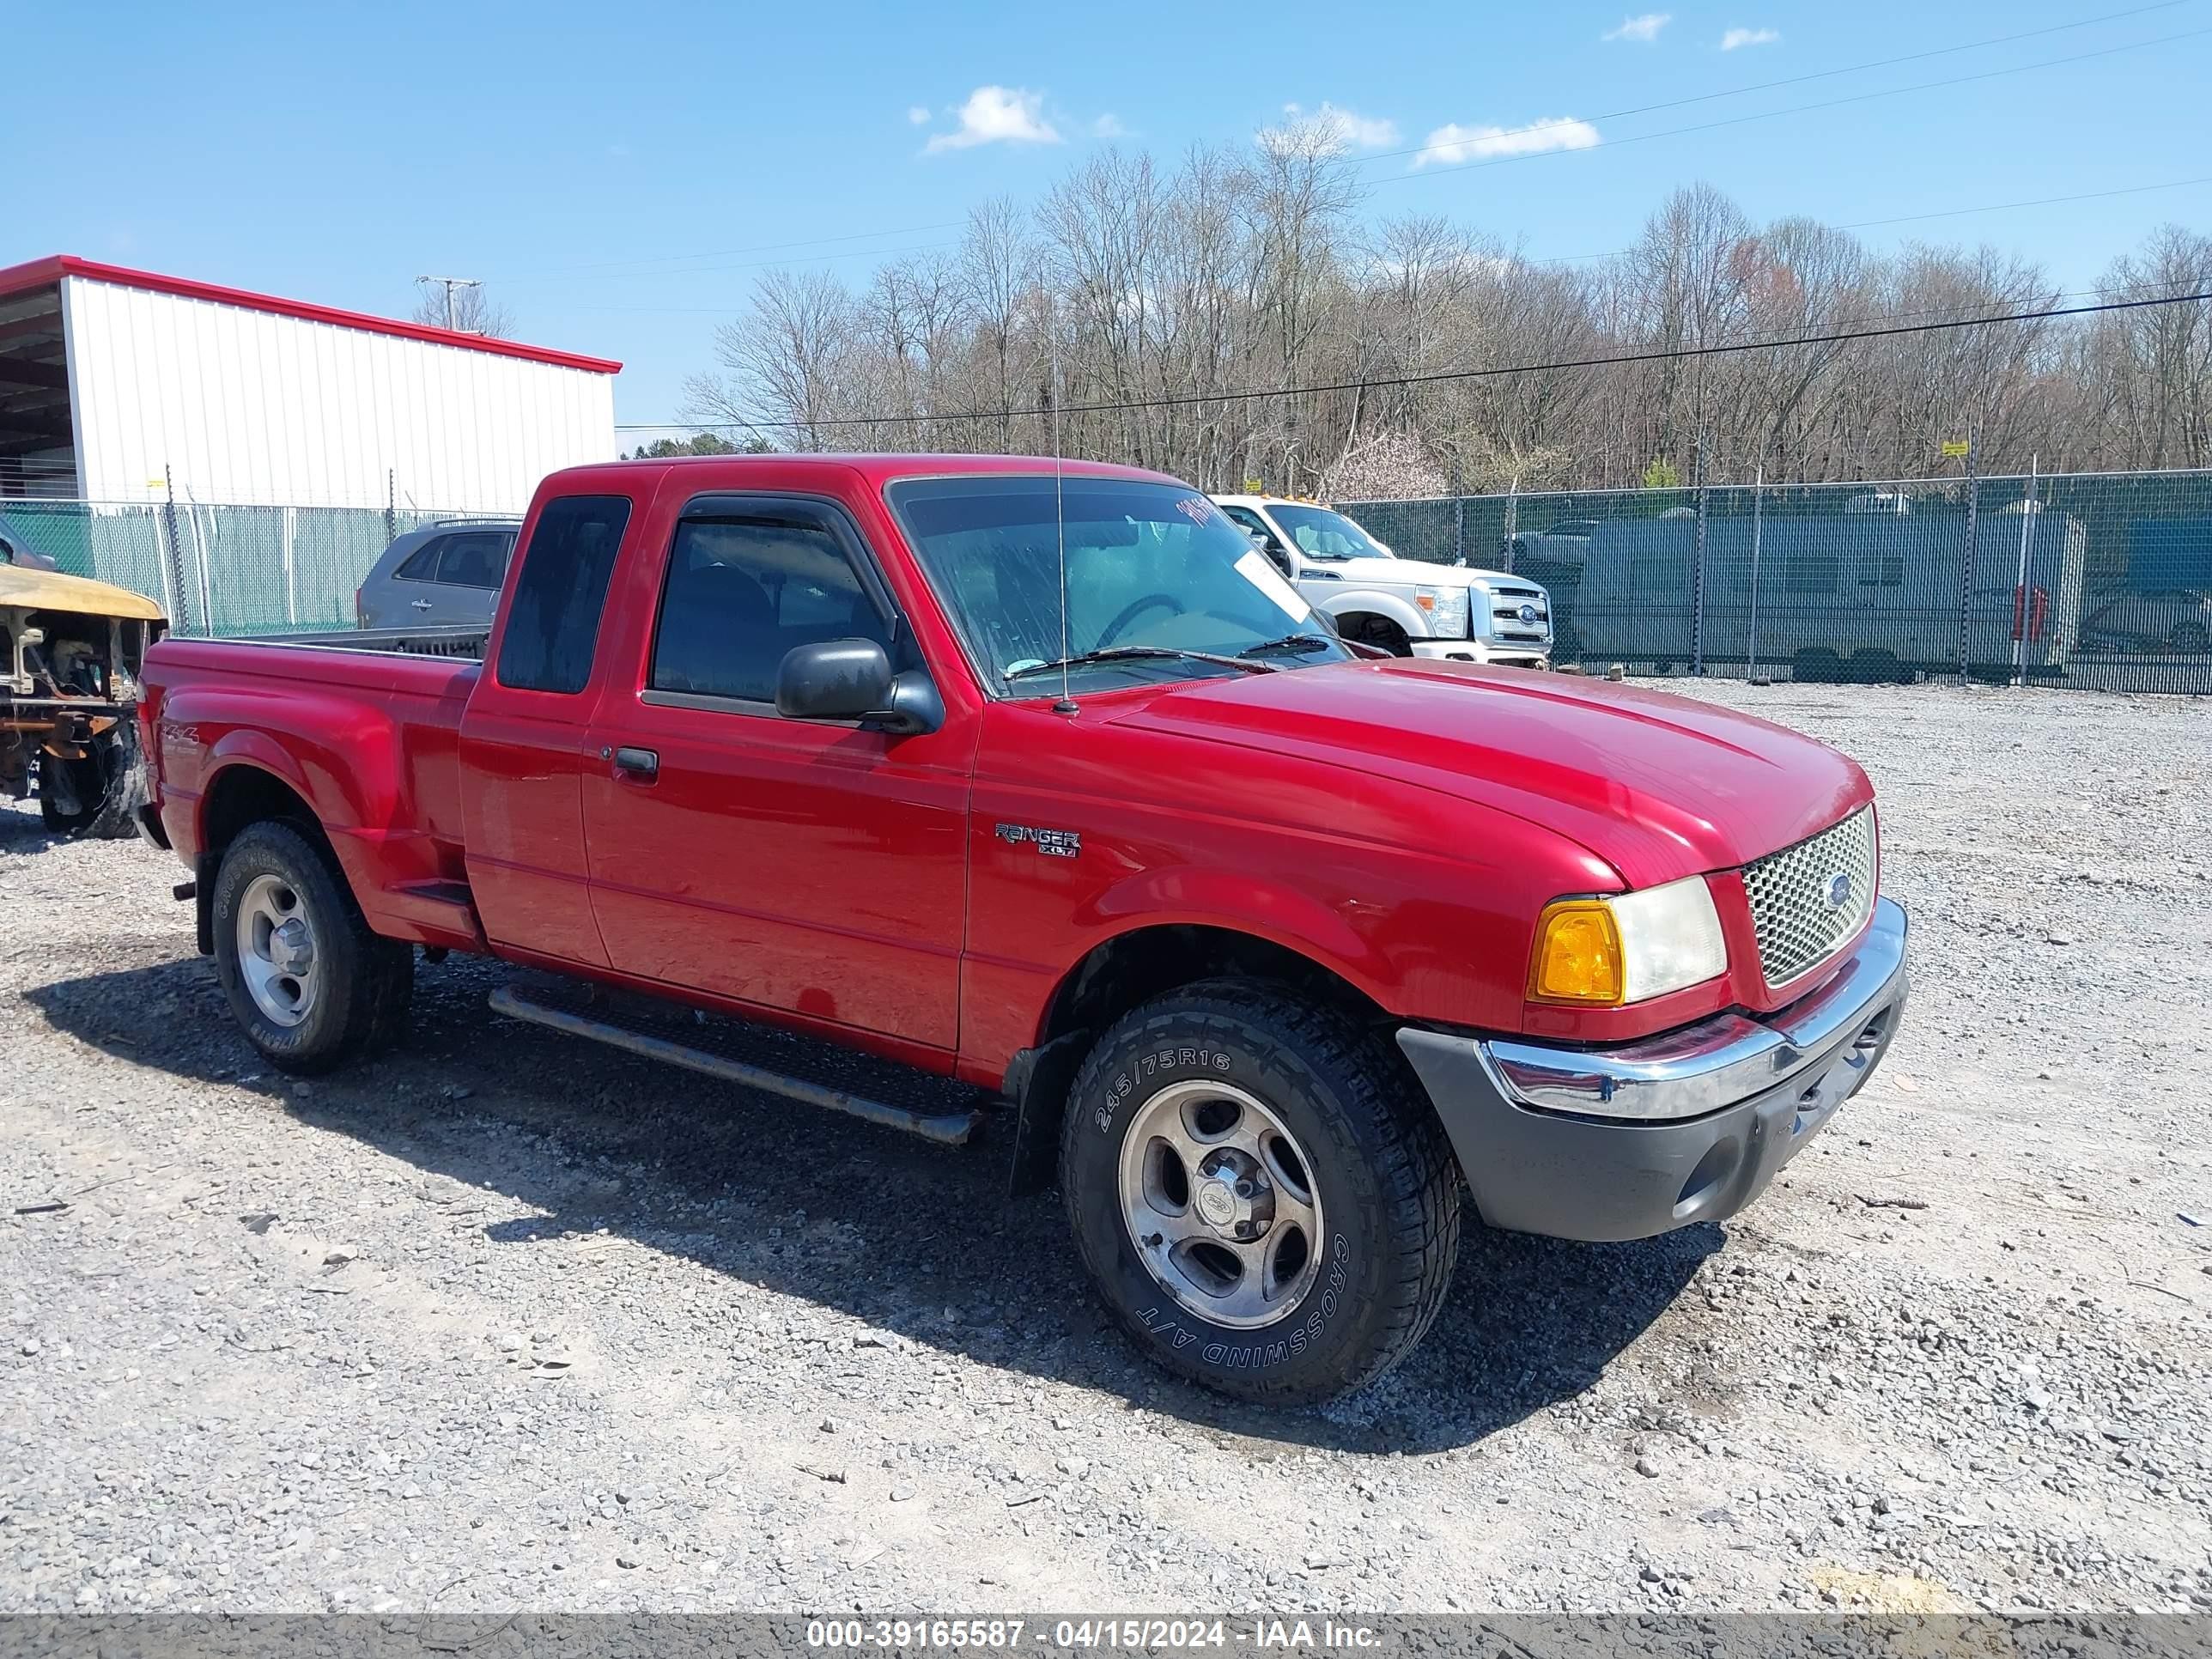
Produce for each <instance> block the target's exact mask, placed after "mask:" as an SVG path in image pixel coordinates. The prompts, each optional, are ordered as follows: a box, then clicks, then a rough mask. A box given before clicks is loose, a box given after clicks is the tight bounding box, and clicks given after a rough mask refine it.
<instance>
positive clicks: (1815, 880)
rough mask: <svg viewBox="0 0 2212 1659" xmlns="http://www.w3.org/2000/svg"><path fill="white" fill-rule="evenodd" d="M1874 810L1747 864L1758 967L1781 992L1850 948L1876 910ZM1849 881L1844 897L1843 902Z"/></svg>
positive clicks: (1747, 890) (1745, 878)
mask: <svg viewBox="0 0 2212 1659" xmlns="http://www.w3.org/2000/svg"><path fill="white" fill-rule="evenodd" d="M1838 878H1842V881H1841V884H1840V888H1841V895H1840V896H1841V898H1842V902H1840V903H1838V902H1837V899H1838V886H1839V883H1838ZM1874 889H1875V823H1874V808H1872V807H1871V806H1863V807H1861V808H1860V809H1859V810H1858V811H1856V812H1854V813H1852V814H1851V816H1850V817H1847V818H1845V819H1844V821H1843V822H1842V823H1838V824H1837V825H1835V826H1834V827H1833V828H1832V829H1823V830H1822V831H1821V832H1820V834H1819V835H1817V836H1814V837H1812V839H1810V840H1809V841H1801V842H1798V843H1797V844H1796V846H1795V847H1786V848H1784V849H1783V850H1782V851H1780V852H1779V853H1776V854H1771V855H1770V856H1768V857H1766V858H1763V859H1760V860H1758V861H1757V862H1756V863H1753V864H1747V865H1746V866H1744V867H1743V890H1744V895H1745V896H1746V897H1747V898H1748V899H1750V901H1751V921H1752V927H1753V930H1754V932H1756V933H1757V934H1758V937H1759V968H1760V969H1761V971H1763V972H1764V973H1765V975H1766V983H1767V985H1768V986H1769V987H1771V988H1774V989H1780V988H1781V987H1783V986H1784V985H1787V984H1789V983H1790V981H1792V980H1795V979H1799V978H1802V976H1803V975H1805V974H1807V973H1808V972H1810V971H1811V970H1812V969H1814V968H1817V967H1819V966H1820V963H1824V962H1826V960H1827V959H1828V958H1829V957H1832V956H1833V955H1835V953H1836V952H1837V951H1838V950H1839V949H1841V948H1842V947H1843V945H1844V944H1845V943H1846V942H1848V941H1849V940H1850V939H1851V937H1852V936H1853V935H1854V934H1856V933H1857V932H1858V930H1859V928H1860V927H1861V925H1862V924H1863V923H1864V922H1865V921H1866V919H1867V917H1868V916H1869V915H1871V914H1872V913H1873V910H1874V898H1875V892H1874Z"/></svg>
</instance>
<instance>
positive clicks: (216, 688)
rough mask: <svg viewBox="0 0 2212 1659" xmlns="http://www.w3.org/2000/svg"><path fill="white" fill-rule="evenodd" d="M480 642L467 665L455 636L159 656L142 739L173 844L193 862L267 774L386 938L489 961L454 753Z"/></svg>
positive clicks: (190, 650) (167, 647)
mask: <svg viewBox="0 0 2212 1659" xmlns="http://www.w3.org/2000/svg"><path fill="white" fill-rule="evenodd" d="M483 637H484V636H483V630H481V629H477V630H475V631H474V633H473V635H472V639H473V647H472V648H470V649H467V650H466V651H465V653H464V649H463V647H465V645H467V644H468V641H465V640H464V638H463V636H462V635H459V634H458V633H449V634H447V635H430V634H423V633H411V634H410V633H404V632H402V631H398V630H392V631H388V632H386V631H380V632H378V633H375V634H372V633H369V632H368V630H363V631H362V632H361V633H347V634H336V635H310V636H300V635H293V636H288V637H284V638H279V639H265V640H174V639H172V640H164V641H161V643H160V644H159V645H156V646H155V647H153V648H152V649H150V650H149V652H148V653H146V663H145V673H144V676H143V680H144V685H145V701H144V702H143V705H142V708H141V721H142V732H143V736H144V737H145V738H146V739H147V749H148V754H149V761H150V763H151V769H152V774H153V775H152V779H151V782H152V785H153V789H154V799H155V805H156V806H157V807H158V808H159V810H160V812H161V827H162V829H163V830H164V832H165V833H166V834H167V836H168V837H169V840H170V842H171V844H172V845H173V846H174V847H175V848H177V850H178V851H179V853H180V854H183V855H184V856H185V857H186V858H187V859H191V858H194V857H196V855H197V852H198V850H199V848H201V847H202V846H204V845H205V844H206V842H207V841H208V840H209V836H208V835H207V833H206V830H207V822H208V818H209V817H210V814H213V813H218V812H220V811H223V810H225V807H224V803H223V799H222V794H223V791H224V790H225V789H227V788H231V787H240V786H241V784H242V782H244V781H247V780H251V784H250V786H249V787H265V785H264V784H263V783H262V782H261V780H264V779H266V778H268V777H272V776H273V777H274V778H276V779H277V780H279V781H281V782H282V783H283V786H285V787H288V788H289V790H290V791H291V792H292V793H294V794H295V795H297V796H298V797H299V799H301V801H302V802H304V803H305V804H306V805H307V808H308V809H309V811H311V812H312V814H313V817H314V819H315V820H316V821H317V822H319V823H320V824H321V826H322V828H323V829H324V831H325V834H326V835H327V836H328V838H329V840H330V842H331V848H333V850H334V851H335V852H336V853H337V857H338V861H339V863H340V864H341V865H342V866H344V869H345V872H346V874H347V877H348V878H349V880H350V882H351V884H352V886H353V890H354V892H355V894H356V896H357V897H358V898H359V900H360V902H361V906H362V911H363V912H364V914H366V915H368V918H369V920H370V923H371V925H372V926H373V927H375V928H376V929H377V931H378V932H380V933H386V934H388V935H389V936H391V937H393V938H398V939H416V940H418V941H420V942H422V943H425V944H446V945H459V946H461V947H463V948H471V949H475V948H481V945H482V936H481V933H479V932H478V930H477V923H476V918H475V911H474V908H473V907H472V906H471V904H470V903H469V899H468V887H467V880H468V878H467V871H466V868H465V864H464V862H463V858H462V850H461V848H462V829H461V793H460V763H459V743H460V726H461V716H462V714H463V711H464V710H465V708H466V707H467V705H468V698H469V692H470V690H471V688H472V687H473V686H474V685H475V684H476V682H477V675H478V674H479V672H480V671H481V665H480V664H479V663H478V662H477V660H476V658H477V655H478V654H480V653H481V652H482V649H483ZM337 641H343V644H342V645H341V644H339V643H337ZM433 643H435V644H436V645H438V646H440V647H443V649H444V650H445V651H446V653H447V654H430V653H428V651H426V650H425V649H423V648H422V647H424V646H426V645H430V644H433Z"/></svg>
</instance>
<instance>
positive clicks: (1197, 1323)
mask: <svg viewBox="0 0 2212 1659" xmlns="http://www.w3.org/2000/svg"><path fill="white" fill-rule="evenodd" d="M1060 1182H1061V1186H1062V1188H1063V1189H1064V1191H1065V1193H1066V1200H1067V1206H1068V1215H1069V1219H1070V1221H1071V1222H1072V1224H1073V1227H1074V1230H1075V1237H1076V1243H1077V1245H1078V1247H1079V1249H1080V1250H1081V1252H1082V1255H1083V1258H1084V1262H1085V1266H1086V1267H1089V1269H1090V1270H1091V1276H1092V1277H1093V1279H1095V1280H1096V1281H1097V1285H1098V1287H1099V1290H1100V1291H1101V1292H1102V1293H1103V1295H1104V1297H1105V1298H1106V1301H1107V1303H1108V1304H1109V1306H1111V1307H1112V1309H1113V1310H1114V1311H1115V1314H1116V1315H1117V1316H1119V1317H1120V1319H1121V1322H1122V1323H1123V1324H1124V1325H1125V1326H1127V1328H1128V1329H1129V1331H1130V1333H1131V1334H1133V1336H1134V1337H1135V1338H1136V1340H1137V1341H1138V1343H1139V1346H1142V1347H1143V1348H1144V1349H1145V1350H1146V1352H1148V1353H1149V1354H1150V1355H1151V1357H1152V1358H1153V1359H1155V1360H1156V1361H1158V1363H1159V1364H1161V1365H1163V1366H1164V1367H1165V1368H1167V1369H1168V1370H1171V1371H1174V1372H1176V1373H1177V1374H1178V1375H1181V1376H1186V1377H1188V1378H1190V1379H1191V1380H1193V1381H1194V1382H1198V1383H1204V1384H1206V1386H1208V1387H1210V1388H1213V1389H1219V1390H1220V1391H1221V1392H1223V1393H1225V1394H1230V1395H1237V1397H1239V1398H1241V1399H1245V1400H1251V1401H1264V1402H1270V1403H1274V1404H1281V1405H1301V1404H1308V1403H1312V1402H1316V1401H1323V1400H1328V1399H1330V1398H1333V1397H1334V1396H1335V1395H1340V1394H1343V1393H1346V1391H1348V1390H1350V1389H1356V1388H1358V1387H1359V1386H1360V1385H1361V1384H1362V1383H1366V1382H1369V1381H1370V1380H1372V1379H1373V1378H1374V1377H1376V1376H1380V1375H1381V1374H1382V1373H1383V1371H1385V1370H1389V1367H1390V1366H1392V1365H1393V1364H1396V1363H1397V1361H1398V1360H1400V1359H1401V1358H1403V1357H1404V1356H1405V1355H1406V1353H1407V1352H1409V1351H1410V1350H1411V1349H1412V1348H1413V1345H1414V1344H1415V1343H1416V1342H1417V1341H1419V1339H1420V1337H1421V1334H1422V1333H1423V1332H1425V1330H1426V1329H1427V1328H1428V1327H1429V1324H1430V1322H1431V1321H1432V1320H1433V1319H1434V1318H1435V1317H1436V1315H1437V1309H1438V1308H1440V1307H1441V1306H1442V1305H1443V1297H1444V1292H1445V1290H1446V1287H1447V1285H1449V1278H1450V1272H1451V1264H1452V1259H1453V1256H1454V1255H1455V1251H1456V1249H1457V1248H1458V1241H1459V1181H1458V1171H1457V1170H1456V1169H1455V1166H1454V1164H1453V1163H1452V1160H1451V1157H1450V1154H1449V1150H1448V1149H1447V1147H1446V1145H1445V1142H1444V1139H1443V1133H1442V1130H1441V1128H1440V1127H1439V1126H1438V1125H1437V1121H1436V1119H1435V1116H1434V1115H1433V1114H1432V1113H1431V1111H1430V1110H1429V1109H1428V1106H1427V1103H1425V1101H1423V1100H1422V1099H1421V1098H1420V1097H1419V1085H1418V1084H1417V1083H1415V1082H1414V1080H1413V1079H1412V1078H1411V1077H1410V1075H1408V1074H1407V1073H1406V1071H1405V1068H1404V1065H1403V1062H1402V1061H1401V1060H1400V1059H1399V1057H1398V1055H1397V1054H1396V1052H1395V1050H1394V1049H1391V1048H1389V1047H1388V1046H1387V1045H1386V1044H1384V1043H1383V1042H1380V1041H1378V1040H1376V1038H1375V1037H1374V1036H1372V1035H1371V1034H1370V1033H1368V1032H1366V1031H1364V1030H1362V1029H1361V1028H1360V1027H1359V1026H1358V1025H1357V1024H1354V1023H1353V1022H1352V1021H1351V1020H1350V1019H1347V1018H1345V1017H1344V1016H1342V1015H1340V1014H1339V1013H1337V1012H1334V1011H1333V1010H1331V1009H1328V1008H1325V1007H1322V1006H1318V1005H1316V1004H1313V1003H1310V1002H1307V1001H1304V1000H1301V999H1298V998H1297V997H1295V996H1293V995H1291V994H1288V993H1287V992H1281V991H1276V990H1273V989H1272V988H1267V987H1255V986H1252V985H1249V984H1245V983H1241V982H1236V981H1217V982H1212V983H1208V984H1202V985H1198V986H1194V987H1189V988H1188V989H1186V990H1183V991H1180V992H1177V993H1176V994H1173V995H1170V996H1168V997H1165V998H1163V999H1161V1000H1158V1001H1157V1002H1154V1003H1152V1004H1149V1005H1147V1006H1145V1007H1142V1008H1139V1009H1138V1010H1137V1011H1136V1012H1134V1013H1132V1014H1130V1015H1129V1016H1127V1018H1124V1019H1123V1020H1121V1023H1120V1024H1117V1025H1115V1027H1114V1028H1113V1030H1110V1031H1109V1032H1108V1033H1107V1034H1106V1036H1105V1037H1104V1038H1103V1040H1102V1041H1101V1042H1100V1043H1099V1045H1098V1047H1097V1048H1096V1049H1095V1050H1093V1051H1092V1053H1091V1057H1090V1058H1089V1059H1088V1060H1086V1061H1085V1063H1084V1066H1083V1069H1082V1071H1081V1073H1080V1074H1079V1076H1078V1077H1077V1079H1076V1082H1075V1086H1074V1088H1073V1091H1072V1092H1071V1094H1070V1097H1069V1102H1068V1111H1067V1117H1066V1122H1065V1125H1064V1127H1063V1129H1062V1134H1061V1144H1060Z"/></svg>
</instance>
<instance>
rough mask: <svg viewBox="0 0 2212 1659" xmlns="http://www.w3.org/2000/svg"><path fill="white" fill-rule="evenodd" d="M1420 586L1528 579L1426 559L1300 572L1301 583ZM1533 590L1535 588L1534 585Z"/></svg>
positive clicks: (1320, 562) (1314, 564)
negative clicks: (1398, 583)
mask: <svg viewBox="0 0 2212 1659" xmlns="http://www.w3.org/2000/svg"><path fill="white" fill-rule="evenodd" d="M1331 579H1335V580H1341V581H1347V582H1400V583H1418V584H1419V585H1420V586H1423V587H1473V586H1475V585H1476V584H1477V583H1479V582H1493V583H1494V582H1527V581H1528V578H1527V577H1525V576H1512V575H1508V574H1506V573H1505V572H1504V571H1503V570H1471V569H1468V568H1464V567H1462V566H1460V565H1455V564H1431V563H1429V562H1428V561H1427V560H1425V559H1315V558H1309V559H1307V560H1306V562H1305V563H1304V566H1303V567H1302V568H1301V569H1300V571H1299V575H1298V580H1301V581H1316V580H1318V581H1328V580H1331ZM1531 585H1532V586H1533V584H1531Z"/></svg>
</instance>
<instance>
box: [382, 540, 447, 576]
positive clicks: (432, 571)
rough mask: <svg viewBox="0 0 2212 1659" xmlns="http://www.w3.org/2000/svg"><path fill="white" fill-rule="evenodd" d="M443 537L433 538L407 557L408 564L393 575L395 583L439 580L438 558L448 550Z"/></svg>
mask: <svg viewBox="0 0 2212 1659" xmlns="http://www.w3.org/2000/svg"><path fill="white" fill-rule="evenodd" d="M446 540H447V538H445V537H443V536H433V537H431V538H430V539H429V540H428V541H427V542H425V543H423V544H422V546H420V547H418V548H416V550H414V551H413V552H412V553H410V554H409V555H408V556H407V562H406V563H404V564H403V565H401V566H400V567H399V568H398V569H397V570H395V571H393V572H392V580H394V581H402V582H434V581H435V580H438V556H439V555H440V554H441V553H442V552H444V551H445V550H446Z"/></svg>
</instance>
